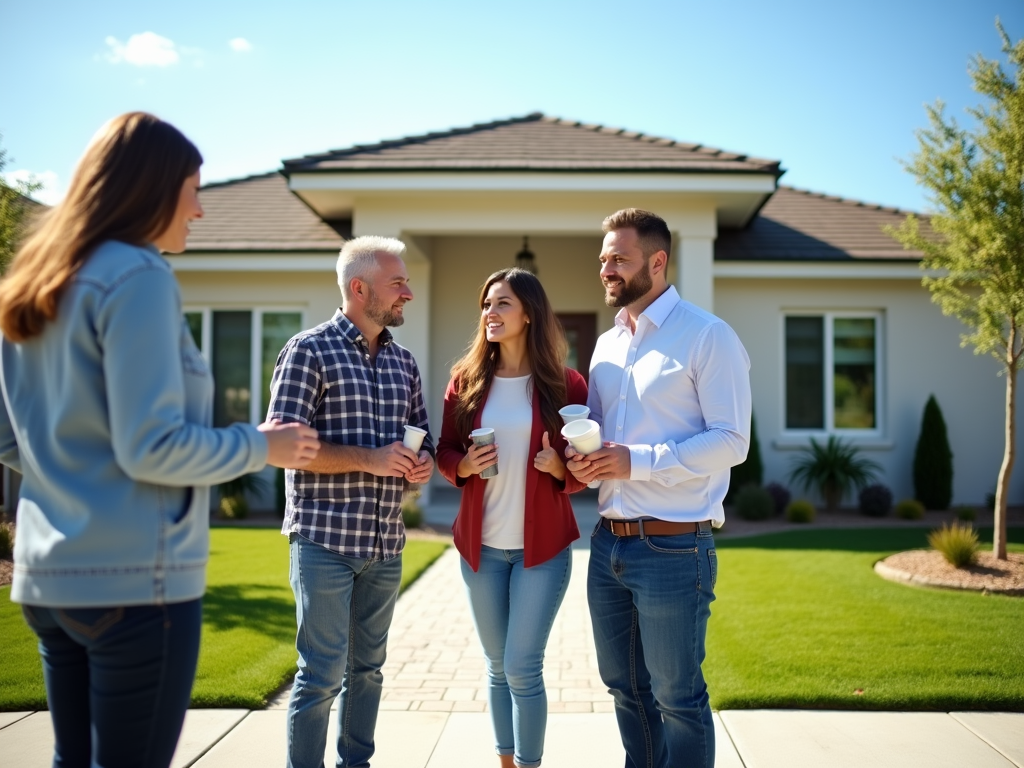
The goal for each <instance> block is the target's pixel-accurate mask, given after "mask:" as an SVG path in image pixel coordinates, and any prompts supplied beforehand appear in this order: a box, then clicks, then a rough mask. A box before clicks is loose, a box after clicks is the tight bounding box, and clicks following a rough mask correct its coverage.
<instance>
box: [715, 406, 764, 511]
mask: <svg viewBox="0 0 1024 768" xmlns="http://www.w3.org/2000/svg"><path fill="white" fill-rule="evenodd" d="M763 478H764V462H762V461H761V443H760V441H759V440H758V439H757V421H756V420H755V419H754V416H753V415H751V416H750V448H749V449H748V450H747V458H746V459H744V460H743V463H742V464H737V465H736V466H735V467H733V468H732V470H731V472H730V475H729V490H728V492H727V493H726V495H725V503H726V504H731V503H733V502H734V501H735V500H736V494H738V493H739V492H740V489H742V488H743V486H745V485H750V484H753V485H760V484H761V480H762V479H763Z"/></svg>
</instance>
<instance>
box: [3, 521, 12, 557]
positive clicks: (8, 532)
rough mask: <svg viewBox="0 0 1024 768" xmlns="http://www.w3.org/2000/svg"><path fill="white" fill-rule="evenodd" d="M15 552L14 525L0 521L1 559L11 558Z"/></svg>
mask: <svg viewBox="0 0 1024 768" xmlns="http://www.w3.org/2000/svg"><path fill="white" fill-rule="evenodd" d="M13 554H14V526H13V525H11V524H10V523H0V559H4V560H10V559H11V556H12V555H13Z"/></svg>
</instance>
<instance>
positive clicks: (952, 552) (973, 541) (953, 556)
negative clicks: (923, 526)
mask: <svg viewBox="0 0 1024 768" xmlns="http://www.w3.org/2000/svg"><path fill="white" fill-rule="evenodd" d="M928 543H929V544H930V545H931V546H932V547H934V548H935V549H937V550H938V551H939V552H941V553H942V556H943V557H944V558H946V560H947V561H948V562H949V563H950V565H952V566H953V567H954V568H966V567H967V566H968V565H973V564H974V563H976V562H977V561H978V534H977V532H976V531H975V530H974V529H973V528H972V527H971V526H969V525H962V524H960V523H953V524H952V525H943V526H942V527H941V528H938V529H936V530H934V531H932V532H931V533H929V534H928Z"/></svg>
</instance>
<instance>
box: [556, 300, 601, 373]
mask: <svg viewBox="0 0 1024 768" xmlns="http://www.w3.org/2000/svg"><path fill="white" fill-rule="evenodd" d="M557 317H558V322H560V323H561V324H562V329H563V330H564V331H565V340H566V341H567V342H568V343H569V356H568V357H567V358H566V361H565V364H566V366H568V367H569V368H573V369H575V370H577V371H579V372H580V373H582V374H583V378H584V379H588V380H589V378H590V357H591V355H593V354H594V344H595V343H596V342H597V313H596V312H571V313H558V314H557Z"/></svg>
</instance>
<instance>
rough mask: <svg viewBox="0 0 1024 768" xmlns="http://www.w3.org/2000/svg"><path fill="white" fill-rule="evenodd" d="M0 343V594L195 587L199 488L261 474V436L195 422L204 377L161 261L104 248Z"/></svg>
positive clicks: (54, 602)
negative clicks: (13, 523)
mask: <svg viewBox="0 0 1024 768" xmlns="http://www.w3.org/2000/svg"><path fill="white" fill-rule="evenodd" d="M0 345H2V346H0V387H2V390H3V401H4V406H5V407H4V408H2V409H0V462H3V463H4V464H7V465H9V466H11V467H13V468H14V469H16V470H18V471H19V472H21V473H22V474H23V475H24V480H23V481H22V485H21V498H20V500H19V502H18V514H17V524H18V528H17V537H16V540H15V547H14V562H15V565H14V583H13V586H12V590H11V599H12V600H13V601H15V602H23V603H29V604H33V605H43V606H50V607H82V606H110V605H145V604H158V603H174V602H181V601H185V600H192V599H195V598H197V597H200V596H201V595H202V594H203V590H204V589H205V583H206V560H207V555H208V551H209V508H210V502H209V486H210V485H213V484H216V483H221V482H224V481H226V480H229V479H231V478H233V477H236V476H238V475H241V474H243V473H246V472H254V471H256V470H259V469H261V468H262V467H263V466H264V465H265V464H266V459H267V442H266V439H265V438H264V436H263V435H262V434H261V433H260V432H259V431H258V430H256V428H255V427H253V426H252V425H250V424H234V425H232V426H230V427H227V428H225V429H212V428H211V427H210V424H211V422H212V414H213V378H212V377H211V375H210V370H209V367H208V366H207V365H206V362H205V361H204V360H203V358H202V356H201V355H200V353H199V350H198V349H197V348H196V346H195V343H194V342H193V341H192V336H191V334H190V332H189V329H188V326H187V325H186V323H185V321H184V318H183V316H182V311H181V297H180V294H179V289H178V283H177V280H176V279H175V277H174V275H173V273H172V272H171V268H170V266H169V265H168V264H167V262H166V261H164V259H163V258H161V256H160V255H159V253H158V252H157V251H156V249H155V248H152V247H147V248H139V247H135V246H131V245H126V244H124V243H119V242H106V243H103V244H102V245H100V246H99V247H98V248H97V249H96V250H95V251H94V252H93V253H92V255H90V256H89V257H88V259H87V260H86V262H85V263H84V264H83V265H82V266H81V268H80V269H79V271H78V273H77V275H76V276H75V277H74V279H73V280H72V282H71V283H70V284H69V285H68V287H67V288H66V290H65V291H64V294H63V296H62V297H61V300H60V304H59V307H58V311H57V318H56V319H55V320H54V321H52V322H49V323H47V324H46V327H45V329H44V330H43V332H42V334H41V335H39V336H36V337H35V338H32V339H30V340H28V341H26V342H24V343H12V342H10V341H8V340H7V339H3V340H2V342H0Z"/></svg>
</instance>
